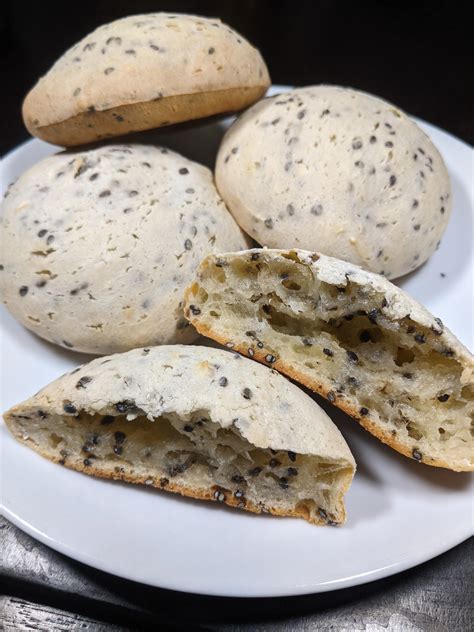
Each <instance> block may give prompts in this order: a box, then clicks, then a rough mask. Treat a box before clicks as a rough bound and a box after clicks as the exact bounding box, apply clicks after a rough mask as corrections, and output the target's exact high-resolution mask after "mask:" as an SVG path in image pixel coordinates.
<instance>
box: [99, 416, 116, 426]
mask: <svg viewBox="0 0 474 632" xmlns="http://www.w3.org/2000/svg"><path fill="white" fill-rule="evenodd" d="M114 421H115V417H112V415H105V417H102V419H101V420H100V423H101V424H102V426H108V425H109V424H111V423H112V422H114Z"/></svg>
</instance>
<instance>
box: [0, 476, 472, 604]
mask: <svg viewBox="0 0 474 632" xmlns="http://www.w3.org/2000/svg"><path fill="white" fill-rule="evenodd" d="M470 487H471V488H472V487H473V485H472V480H471V485H470ZM0 515H2V516H3V517H4V518H6V519H7V520H9V521H10V522H11V523H12V524H14V525H15V526H16V527H18V528H19V529H20V530H21V531H24V532H25V533H27V534H28V535H29V536H31V537H32V538H33V539H35V540H38V541H39V542H41V543H42V544H45V545H46V546H48V547H50V548H52V549H53V550H54V551H57V552H58V553H61V554H62V555H65V556H66V557H69V558H71V559H73V560H75V561H76V562H80V563H81V564H85V565H86V566H89V567H90V568H94V569H96V570H99V571H101V572H105V573H108V574H109V575H113V576H114V577H120V578H121V579H125V580H127V581H133V582H135V583H139V584H143V585H145V586H152V587H153V588H161V589H165V590H173V591H175V592H183V593H190V594H193V595H203V596H208V597H231V598H242V599H250V598H254V599H262V598H268V597H296V596H299V595H310V594H319V593H326V592H330V591H333V590H342V589H344V588H352V587H355V586H360V585H363V584H369V583H372V582H375V581H377V580H379V579H385V578H387V577H391V576H393V575H397V574H398V573H402V572H403V571H406V570H409V569H411V568H416V567H417V566H419V565H420V564H424V563H425V562H428V561H430V560H432V559H435V558H436V557H438V556H439V555H442V554H443V553H447V552H448V551H450V550H451V549H453V548H454V547H456V546H458V545H459V544H461V543H462V542H465V541H466V540H468V539H469V537H471V536H472V535H473V533H471V532H469V529H467V530H466V533H465V534H464V535H462V536H461V537H456V538H454V539H453V540H452V541H450V542H449V544H448V546H447V547H446V541H445V540H443V543H442V544H441V543H440V545H439V546H438V547H433V549H430V552H429V553H426V551H424V553H423V554H420V555H418V556H416V558H415V562H413V559H414V558H413V557H411V558H410V559H409V560H402V561H400V562H395V563H393V564H388V565H387V566H382V567H380V568H377V569H375V570H371V571H367V572H365V573H360V574H358V575H352V576H350V577H344V578H342V579H336V580H331V581H327V582H322V583H317V584H311V583H304V584H301V585H299V584H295V585H294V587H292V588H291V589H290V588H289V587H287V588H285V589H284V591H279V590H278V589H277V590H275V589H273V590H272V589H270V590H269V591H266V590H265V591H262V590H260V591H259V592H258V593H257V594H256V593H255V591H254V592H252V593H251V592H245V591H242V590H239V591H233V590H225V591H218V590H213V589H210V588H205V589H204V590H196V588H195V587H193V586H194V584H193V583H191V584H189V585H186V583H185V581H186V580H184V583H183V582H180V585H179V586H178V585H176V584H175V583H174V582H167V583H162V582H160V583H159V584H158V583H150V582H149V581H144V580H143V579H140V575H139V574H137V573H133V574H132V575H131V574H130V573H128V574H127V575H125V574H123V573H120V572H119V573H117V572H116V571H112V570H110V567H109V564H107V562H105V563H104V562H102V561H100V560H99V561H96V560H95V558H89V556H87V555H82V554H80V553H79V552H77V551H76V550H74V549H73V548H71V547H69V546H68V545H64V544H62V543H61V542H57V541H56V540H54V539H53V538H51V537H50V536H48V535H47V534H45V533H43V532H42V531H41V530H39V529H36V528H35V527H33V526H32V525H30V524H29V523H28V522H26V521H24V520H23V519H22V518H20V517H19V516H17V515H16V514H15V513H14V512H12V511H10V510H9V509H7V508H6V507H5V506H4V505H3V503H0Z"/></svg>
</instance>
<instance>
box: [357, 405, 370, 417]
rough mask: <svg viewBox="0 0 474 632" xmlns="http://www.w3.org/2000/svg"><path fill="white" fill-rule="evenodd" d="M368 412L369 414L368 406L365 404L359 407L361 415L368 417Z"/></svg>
mask: <svg viewBox="0 0 474 632" xmlns="http://www.w3.org/2000/svg"><path fill="white" fill-rule="evenodd" d="M368 414H369V409H368V408H366V407H365V406H362V408H359V415H362V416H363V417H366V416H367V415H368Z"/></svg>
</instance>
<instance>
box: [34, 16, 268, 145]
mask: <svg viewBox="0 0 474 632" xmlns="http://www.w3.org/2000/svg"><path fill="white" fill-rule="evenodd" d="M269 85H270V77H269V74H268V70H267V67H266V65H265V62H264V61H263V59H262V57H261V55H260V53H259V51H258V50H257V49H256V48H254V47H253V46H251V44H249V42H247V40H245V39H244V38H243V37H242V36H241V35H240V34H239V33H237V32H236V31H234V30H233V29H231V28H229V27H228V26H227V25H225V24H223V23H222V22H221V21H220V20H218V19H216V18H212V19H209V18H202V17H198V16H192V15H172V14H169V13H150V14H145V15H134V16H129V17H126V18H122V19H120V20H116V21H115V22H111V23H110V24H105V25H103V26H101V27H99V28H98V29H96V30H95V31H94V32H93V33H91V34H90V35H87V36H86V37H85V38H84V39H83V40H81V41H80V42H79V43H78V44H76V45H75V46H73V47H72V48H70V49H69V50H68V51H67V52H66V53H64V55H62V57H60V58H59V59H58V61H57V62H56V63H55V64H54V66H53V67H52V68H51V69H50V70H49V71H48V72H47V73H46V75H45V76H44V77H42V78H41V79H40V80H39V81H38V83H37V84H36V85H35V86H34V88H33V89H32V90H31V91H30V92H29V94H28V95H27V97H26V99H25V101H24V104H23V119H24V122H25V125H26V127H27V128H28V130H29V132H30V133H31V134H32V135H33V136H38V137H39V138H42V139H43V140H46V141H48V142H50V143H55V144H57V145H63V146H65V147H68V146H72V145H81V144H85V143H90V142H93V141H96V140H99V139H103V138H109V137H114V136H122V135H124V134H128V133H129V132H136V131H142V130H146V129H153V128H156V127H161V126H164V125H171V124H173V123H180V122H182V121H189V120H193V119H199V118H202V117H205V116H210V115H213V114H219V113H221V112H230V111H237V110H241V109H243V108H245V107H247V106H248V105H250V104H252V103H254V102H255V101H257V100H258V99H260V97H261V96H262V95H263V94H264V93H265V91H266V90H267V88H268V86H269Z"/></svg>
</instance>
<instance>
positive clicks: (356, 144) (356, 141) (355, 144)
mask: <svg viewBox="0 0 474 632" xmlns="http://www.w3.org/2000/svg"><path fill="white" fill-rule="evenodd" d="M361 148H362V141H361V140H360V138H355V139H354V140H353V141H352V149H361Z"/></svg>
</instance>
